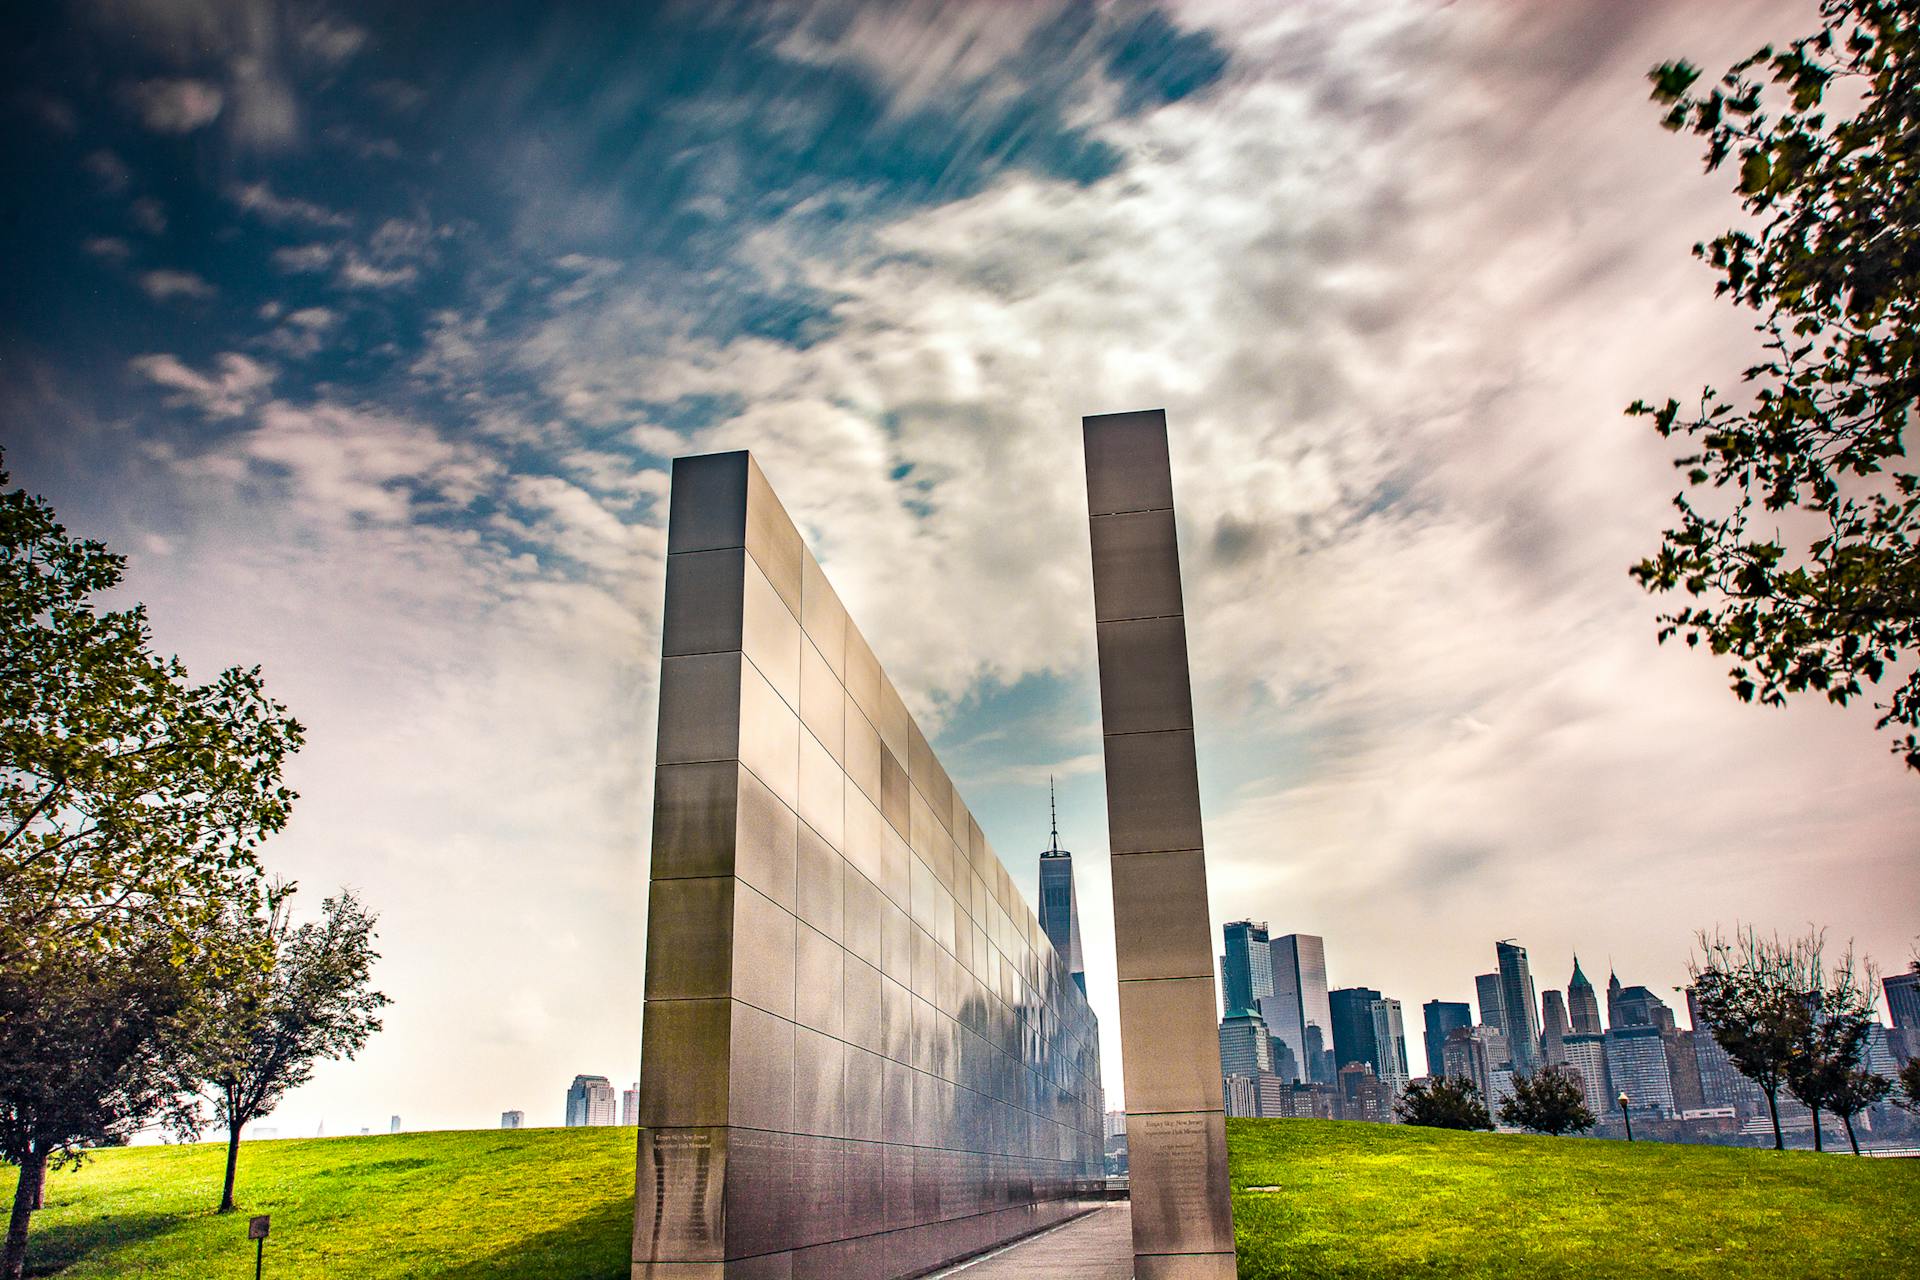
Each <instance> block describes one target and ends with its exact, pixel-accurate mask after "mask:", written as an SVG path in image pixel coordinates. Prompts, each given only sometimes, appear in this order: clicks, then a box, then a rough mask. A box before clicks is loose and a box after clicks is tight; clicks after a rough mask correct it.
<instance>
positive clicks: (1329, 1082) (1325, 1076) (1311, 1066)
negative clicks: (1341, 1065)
mask: <svg viewBox="0 0 1920 1280" xmlns="http://www.w3.org/2000/svg"><path fill="white" fill-rule="evenodd" d="M1327 1028H1328V1030H1329V1031H1331V1030H1332V1028H1333V1015H1332V1014H1328V1015H1327ZM1304 1070H1305V1072H1306V1076H1307V1082H1308V1083H1309V1084H1323V1085H1326V1086H1327V1087H1328V1088H1332V1087H1333V1082H1334V1080H1335V1079H1337V1078H1338V1077H1339V1074H1340V1073H1339V1071H1338V1069H1337V1068H1336V1067H1335V1066H1334V1064H1333V1049H1332V1047H1331V1046H1330V1045H1328V1043H1327V1036H1326V1035H1325V1034H1324V1033H1323V1032H1322V1031H1321V1030H1320V1028H1319V1027H1318V1026H1316V1025H1314V1024H1313V1023H1311V1022H1309V1023H1308V1024H1307V1065H1306V1067H1305V1068H1304Z"/></svg>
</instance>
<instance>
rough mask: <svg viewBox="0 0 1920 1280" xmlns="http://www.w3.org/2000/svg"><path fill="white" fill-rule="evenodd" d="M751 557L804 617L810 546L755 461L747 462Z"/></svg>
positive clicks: (796, 613)
mask: <svg viewBox="0 0 1920 1280" xmlns="http://www.w3.org/2000/svg"><path fill="white" fill-rule="evenodd" d="M746 541H747V554H748V555H750V556H752V557H753V558H754V560H755V561H756V562H757V563H758V564H759V565H760V571H761V572H762V573H764V574H766V575H767V581H769V582H771V583H772V584H773V589H774V590H775V591H778V592H779V593H780V598H781V599H782V600H785V601H786V602H787V608H789V609H791V610H792V611H793V616H794V617H796V618H797V617H799V616H800V564H801V561H803V560H804V559H805V558H806V555H807V549H806V544H804V543H803V542H802V541H801V540H800V531H799V530H798V529H796V528H794V527H793V521H792V520H791V519H789V518H788V517H787V511H786V508H785V507H783V506H781V505H780V499H778V498H776V497H774V495H773V488H772V486H771V485H769V484H768V483H767V478H766V476H764V475H762V474H761V472H760V467H759V465H758V464H757V463H755V462H754V461H753V460H752V459H751V458H749V459H748V461H747V539H746Z"/></svg>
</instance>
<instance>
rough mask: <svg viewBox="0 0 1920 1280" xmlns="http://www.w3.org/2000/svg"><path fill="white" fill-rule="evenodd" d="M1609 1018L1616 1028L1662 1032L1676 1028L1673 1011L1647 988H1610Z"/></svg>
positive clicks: (1608, 999)
mask: <svg viewBox="0 0 1920 1280" xmlns="http://www.w3.org/2000/svg"><path fill="white" fill-rule="evenodd" d="M1617 981H1618V980H1617V979H1616V983H1617ZM1607 1016H1608V1021H1610V1022H1611V1023H1612V1024H1613V1025H1614V1026H1615V1027H1657V1028H1659V1029H1660V1030H1661V1031H1671V1030H1673V1027H1674V1022H1673V1010H1672V1009H1670V1008H1668V1007H1667V1002H1666V1001H1664V1000H1662V999H1661V998H1660V997H1659V996H1657V995H1655V994H1653V992H1651V991H1649V990H1648V989H1647V988H1645V987H1620V986H1617V985H1616V986H1614V987H1610V988H1609V989H1608V991H1607Z"/></svg>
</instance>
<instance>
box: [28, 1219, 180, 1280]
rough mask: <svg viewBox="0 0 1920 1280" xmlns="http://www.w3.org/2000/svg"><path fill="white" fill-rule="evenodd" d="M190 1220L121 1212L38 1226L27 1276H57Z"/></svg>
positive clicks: (31, 1242)
mask: <svg viewBox="0 0 1920 1280" xmlns="http://www.w3.org/2000/svg"><path fill="white" fill-rule="evenodd" d="M186 1221H187V1220H186V1219H185V1218H184V1217H182V1216H181V1215H179V1214H173V1213H137V1214H120V1213H117V1214H114V1215H113V1216H112V1217H104V1216H103V1217H99V1218H95V1219H93V1220H92V1221H90V1222H61V1223H49V1224H48V1225H47V1226H45V1227H41V1226H35V1227H34V1228H33V1229H32V1231H31V1232H30V1233H29V1234H28V1236H27V1274H28V1275H30V1276H57V1275H59V1274H60V1273H61V1272H62V1271H65V1270H66V1269H67V1268H68V1267H70V1266H72V1265H73V1264H74V1263H76V1262H78V1261H80V1260H81V1259H82V1258H85V1257H87V1256H89V1255H91V1254H95V1253H101V1252H106V1251H109V1250H113V1249H119V1248H122V1247H124V1246H126V1245H132V1244H139V1243H140V1242H141V1241H143V1240H151V1239H153V1238H155V1237H156V1236H163V1235H165V1234H167V1232H169V1231H172V1230H174V1229H175V1228H177V1227H180V1226H183V1225H185V1223H186Z"/></svg>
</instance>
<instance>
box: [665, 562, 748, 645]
mask: <svg viewBox="0 0 1920 1280" xmlns="http://www.w3.org/2000/svg"><path fill="white" fill-rule="evenodd" d="M745 560H746V552H745V551H742V550H741V549H740V548H738V547H735V548H733V549H732V550H727V551H688V552H684V553H682V554H680V555H673V556H668V557H667V604H666V609H665V611H664V612H663V613H662V614H661V619H660V652H661V653H662V654H663V655H665V656H666V657H670V658H677V657H684V656H685V655H687V654H691V653H722V652H725V651H727V650H729V649H738V648H739V647H740V621H741V608H740V601H741V582H742V578H741V574H742V571H743V569H744V567H745Z"/></svg>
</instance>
